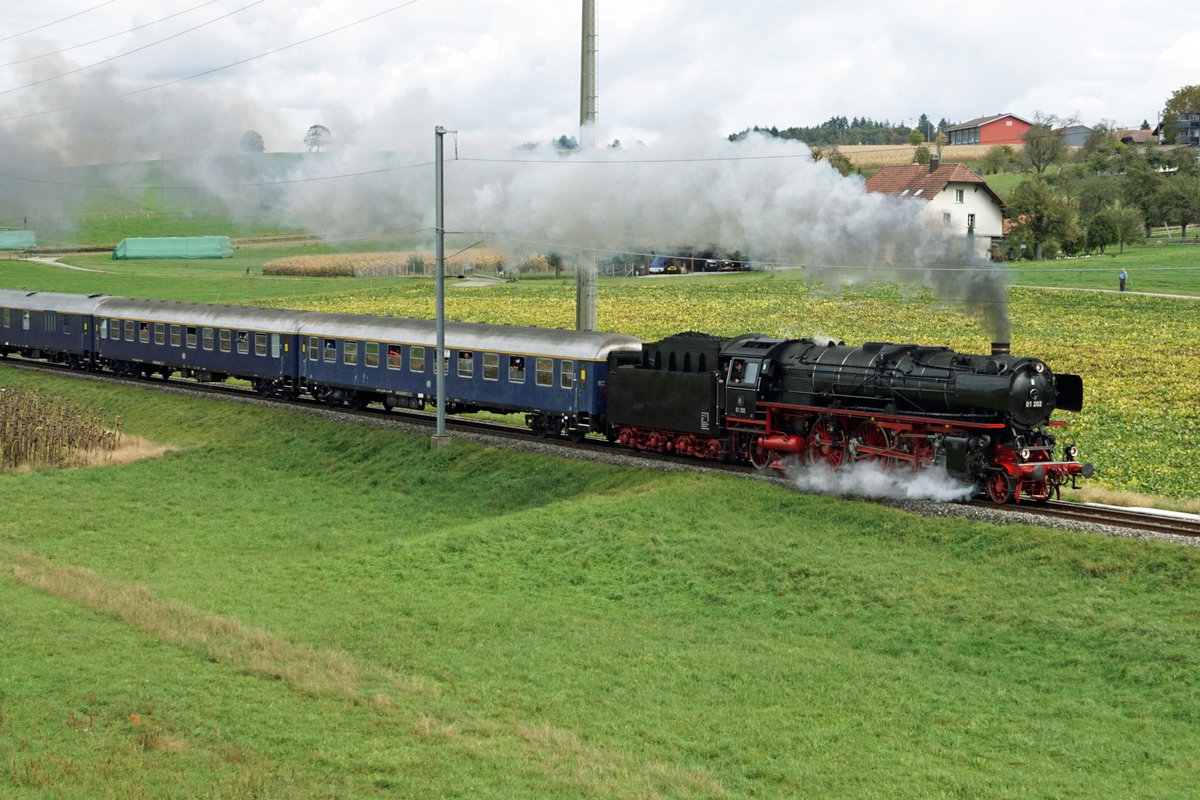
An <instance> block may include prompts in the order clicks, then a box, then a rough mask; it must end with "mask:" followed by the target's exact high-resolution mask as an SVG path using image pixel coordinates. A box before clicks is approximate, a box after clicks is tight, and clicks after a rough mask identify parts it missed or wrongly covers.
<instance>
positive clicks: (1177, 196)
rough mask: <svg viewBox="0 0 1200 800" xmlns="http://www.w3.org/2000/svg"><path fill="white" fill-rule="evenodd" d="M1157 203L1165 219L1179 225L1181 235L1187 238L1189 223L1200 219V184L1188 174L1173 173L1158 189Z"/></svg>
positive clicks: (1182, 237)
mask: <svg viewBox="0 0 1200 800" xmlns="http://www.w3.org/2000/svg"><path fill="white" fill-rule="evenodd" d="M1156 203H1157V205H1158V206H1159V209H1160V210H1161V213H1162V218H1163V220H1164V221H1165V222H1169V223H1172V224H1174V225H1179V226H1180V228H1181V230H1180V233H1179V236H1180V238H1181V239H1186V238H1187V228H1188V225H1191V224H1192V223H1193V222H1196V221H1200V184H1197V183H1196V181H1195V180H1193V179H1192V178H1190V177H1188V176H1186V175H1172V176H1171V177H1170V178H1167V179H1166V180H1165V181H1164V182H1163V186H1162V188H1161V189H1159V190H1158V195H1157V196H1156Z"/></svg>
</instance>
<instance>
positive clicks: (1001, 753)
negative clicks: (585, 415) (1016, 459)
mask: <svg viewBox="0 0 1200 800" xmlns="http://www.w3.org/2000/svg"><path fill="white" fill-rule="evenodd" d="M0 384H3V385H8V386H17V387H30V386H37V387H38V388H40V389H43V390H49V391H53V392H55V393H56V394H59V395H62V396H64V397H67V398H69V399H71V400H72V401H73V402H76V403H78V404H80V405H82V406H85V407H89V408H98V409H105V410H106V412H107V413H109V414H113V415H119V416H120V417H121V418H122V419H123V420H124V421H125V422H124V425H125V430H126V431H127V432H130V433H134V434H138V435H143V436H147V437H149V438H151V439H154V440H156V441H159V442H162V443H167V444H170V445H171V446H172V448H173V450H172V451H171V452H170V453H169V454H167V455H166V456H164V457H162V458H159V459H156V460H152V461H143V462H139V463H133V464H128V465H125V466H121V467H99V468H92V469H79V470H67V471H56V472H43V473H38V474H34V475H23V476H16V475H0V496H2V497H4V499H5V513H4V514H3V515H0V624H3V629H4V631H5V636H4V647H3V648H2V649H0V794H2V795H3V796H5V797H14V798H84V797H86V798H95V797H99V798H110V797H111V798H128V797H140V798H168V797H169V798H188V797H193V798H209V797H227V798H252V797H271V798H313V797H333V798H361V797H471V798H509V797H561V798H579V797H595V798H609V797H612V798H632V797H664V798H665V797H680V798H697V797H779V798H785V797H786V798H791V797H804V796H808V797H831V798H837V797H846V798H851V797H853V798H861V797H895V796H906V797H958V796H967V797H989V798H1020V800H1027V799H1028V798H1041V797H1046V798H1049V797H1055V798H1069V797H1079V798H1085V797H1086V798H1093V797H1121V796H1145V797H1183V796H1187V795H1188V794H1189V793H1190V792H1191V790H1192V787H1193V786H1194V785H1195V781H1196V777H1197V771H1198V769H1200V758H1198V757H1197V756H1196V754H1195V752H1194V748H1193V747H1192V745H1191V736H1190V734H1191V733H1192V732H1193V731H1194V730H1195V727H1196V725H1197V723H1198V722H1200V692H1197V677H1196V676H1197V674H1200V673H1198V669H1197V668H1198V667H1200V641H1198V635H1197V629H1196V626H1195V619H1196V618H1197V615H1198V614H1200V591H1197V588H1196V587H1197V585H1200V581H1198V580H1197V579H1198V578H1200V554H1198V553H1197V551H1195V550H1193V549H1191V548H1180V547H1171V546H1164V545H1158V544H1153V543H1142V542H1135V541H1130V540H1110V539H1105V538H1100V537H1093V536H1079V535H1068V534H1063V533H1059V532H1054V531H1047V530H1040V529H1026V528H1019V527H1017V528H1011V527H1010V528H996V527H992V526H988V525H984V524H980V523H971V522H965V521H962V520H958V519H933V520H927V519H920V520H918V519H914V518H912V517H909V516H908V515H906V514H903V513H900V512H896V511H891V510H887V509H882V508H878V507H875V506H871V505H867V504H863V503H858V502H849V501H842V500H837V499H833V498H824V497H812V496H805V495H800V494H796V493H794V492H791V491H788V490H785V489H779V488H775V487H771V486H768V485H764V484H758V483H753V482H751V483H747V482H746V481H743V480H739V479H732V478H713V477H704V476H697V475H692V474H666V473H661V472H657V471H654V470H640V469H620V468H614V467H608V466H600V465H594V464H587V463H581V462H576V461H569V460H559V459H552V458H544V457H535V456H528V455H520V454H514V453H511V452H496V451H489V450H485V449H481V448H478V447H475V446H471V445H466V444H463V443H456V444H455V445H454V446H453V447H451V448H448V449H445V450H440V451H438V452H436V453H434V452H431V451H430V448H429V440H428V437H427V436H424V435H420V436H411V435H405V434H402V433H398V432H395V431H384V430H374V429H368V428H359V427H355V426H347V425H341V424H333V423H329V422H325V421H322V420H318V419H310V418H308V417H306V416H303V415H298V414H296V413H294V412H289V411H284V410H279V409H273V408H265V409H264V408H261V407H247V406H242V405H240V404H235V403H214V402H212V401H200V400H194V399H189V398H180V397H175V396H170V395H162V394H159V393H157V392H154V391H151V390H149V389H145V388H134V389H129V388H117V387H111V386H105V385H100V384H95V383H92V382H87V381H79V380H73V379H47V378H44V377H35V376H30V375H28V374H27V373H23V372H18V371H16V370H13V369H11V368H8V367H4V366H3V365H0Z"/></svg>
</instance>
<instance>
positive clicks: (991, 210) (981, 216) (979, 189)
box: [866, 161, 1004, 255]
mask: <svg viewBox="0 0 1200 800" xmlns="http://www.w3.org/2000/svg"><path fill="white" fill-rule="evenodd" d="M866 188H867V191H868V192H873V193H876V194H886V195H891V196H892V197H901V198H905V199H908V200H915V201H920V202H922V203H925V204H926V206H925V210H924V213H925V214H926V215H928V216H930V217H933V218H934V219H936V220H938V221H940V222H941V223H942V224H943V225H945V226H946V227H947V228H948V229H950V230H951V231H952V232H954V233H961V234H962V235H963V236H966V235H967V234H968V233H972V234H974V236H975V249H976V250H977V251H978V252H979V253H980V254H981V255H987V254H988V253H990V252H991V249H992V245H993V244H999V242H1000V240H1001V239H1002V238H1003V237H1004V201H1003V200H1001V199H1000V195H998V194H996V193H995V192H994V191H992V187H990V186H988V185H987V181H985V180H984V179H983V178H981V177H979V176H978V175H976V174H975V173H974V172H972V171H971V170H969V169H967V168H966V167H964V166H963V165H962V164H941V165H938V164H937V162H936V161H935V162H933V163H932V164H929V165H928V166H925V165H921V164H913V165H911V166H906V167H882V168H881V169H880V170H879V171H878V172H876V173H875V174H874V175H872V176H871V177H869V178H867V184H866Z"/></svg>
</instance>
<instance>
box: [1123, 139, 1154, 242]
mask: <svg viewBox="0 0 1200 800" xmlns="http://www.w3.org/2000/svg"><path fill="white" fill-rule="evenodd" d="M1162 180H1163V178H1162V175H1159V174H1158V173H1157V172H1155V171H1154V170H1153V169H1151V167H1150V165H1149V164H1148V163H1147V162H1146V160H1145V159H1144V158H1139V159H1133V160H1131V161H1130V162H1129V163H1128V164H1127V165H1126V167H1125V174H1124V175H1122V176H1121V178H1120V181H1121V184H1120V186H1121V198H1122V199H1123V200H1124V201H1125V204H1126V205H1128V206H1131V207H1133V208H1136V209H1137V210H1138V211H1139V212H1141V215H1142V222H1143V223H1144V224H1145V226H1146V228H1145V230H1146V235H1147V236H1149V235H1150V226H1151V225H1153V224H1154V222H1155V220H1156V219H1158V205H1157V200H1156V198H1157V195H1158V189H1159V185H1160V184H1161V183H1162Z"/></svg>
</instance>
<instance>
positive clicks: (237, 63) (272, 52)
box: [0, 0, 420, 122]
mask: <svg viewBox="0 0 1200 800" xmlns="http://www.w3.org/2000/svg"><path fill="white" fill-rule="evenodd" d="M258 2H262V0H258ZM419 2H420V0H408V2H405V3H400V4H399V5H396V6H392V7H391V8H388V9H384V10H383V11H380V12H378V13H375V14H371V15H370V16H367V17H363V18H362V19H359V20H355V21H354V22H348V23H346V24H345V25H340V26H338V27H336V28H332V29H330V30H327V31H325V32H323V33H318V34H315V35H313V36H309V37H307V38H304V39H300V40H298V41H295V42H292V43H291V44H285V45H283V46H282V47H276V48H274V49H273V50H266V51H264V52H261V53H258V54H257V55H253V56H249V57H247V58H243V59H240V60H238V61H234V62H231V63H229V64H225V65H223V66H220V67H213V68H212V69H206V70H204V71H203V72H197V73H195V74H194V75H188V76H186V77H183V78H176V79H174V80H170V81H165V82H163V83H156V84H154V85H152V86H144V87H142V88H141V89H134V90H132V91H128V92H123V93H121V94H115V95H110V96H108V97H97V98H94V99H92V100H86V101H83V102H80V103H74V104H72V105H69V106H60V107H58V108H48V109H43V110H42V111H31V112H29V113H28V114H17V115H14V116H10V117H0V122H15V121H17V120H22V119H31V118H33V117H42V116H45V115H47V114H57V113H60V112H62V111H71V110H73V109H76V108H83V107H85V106H90V105H95V104H96V103H108V102H112V101H113V100H123V99H125V98H127V97H133V96H135V95H139V94H145V93H146V92H151V91H154V90H155V89H163V88H165V87H167V86H174V85H175V84H177V83H184V82H185V81H190V80H195V79H196V78H203V77H206V76H208V75H212V74H213V73H216V72H221V71H223V70H227V69H231V68H233V67H240V66H242V65H243V64H249V63H250V62H252V61H257V60H259V59H261V58H266V57H267V56H271V55H275V54H276V53H282V52H284V51H285V50H290V49H292V48H293V47H299V46H300V45H303V44H308V43H309V42H315V41H316V40H318V39H323V38H325V37H326V36H332V35H333V34H335V33H341V32H342V31H344V30H348V29H349V28H353V27H356V26H358V25H362V24H364V23H367V22H370V21H372V20H375V19H379V18H380V17H382V16H385V15H387V14H391V13H392V12H394V11H399V10H400V9H402V8H407V7H408V6H411V5H415V4H417V3H419Z"/></svg>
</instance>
